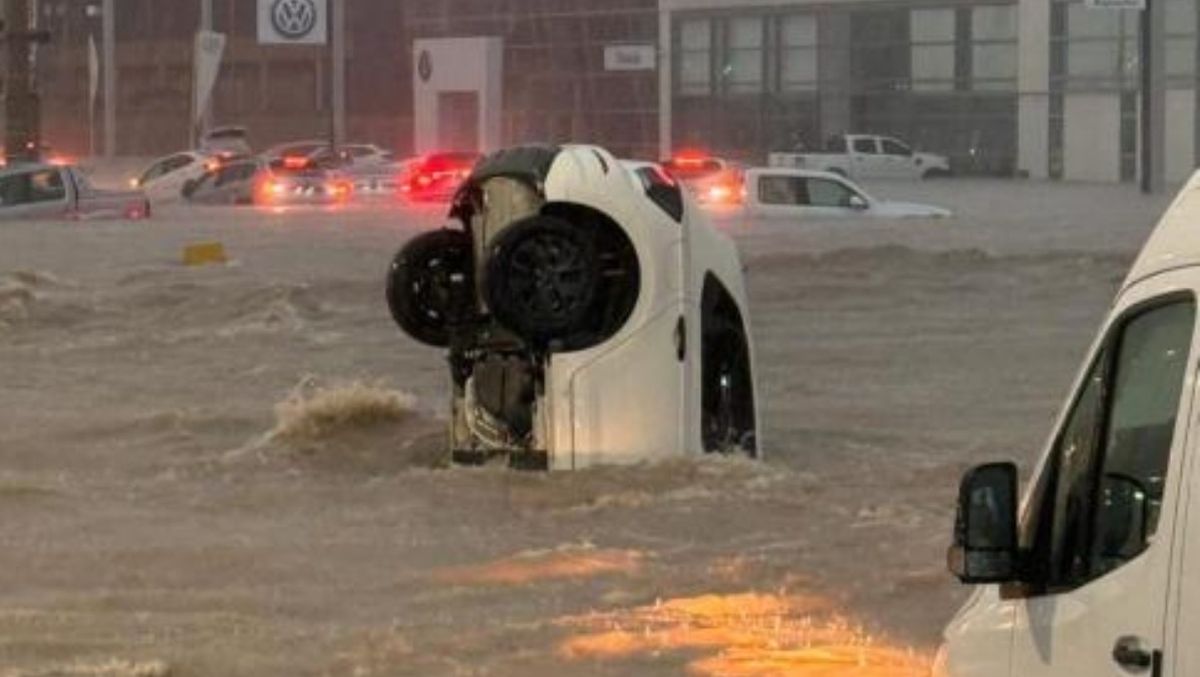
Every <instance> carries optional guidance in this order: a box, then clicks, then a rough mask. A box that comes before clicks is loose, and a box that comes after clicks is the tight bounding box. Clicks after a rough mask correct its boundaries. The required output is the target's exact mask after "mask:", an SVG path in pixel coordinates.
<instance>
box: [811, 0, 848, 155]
mask: <svg viewBox="0 0 1200 677" xmlns="http://www.w3.org/2000/svg"><path fill="white" fill-rule="evenodd" d="M851 77H852V75H851V70H850V15H849V14H847V13H845V12H828V13H825V14H822V15H821V16H820V18H819V19H818V24H817V82H818V83H819V84H818V88H819V89H818V92H819V93H818V100H819V101H820V111H819V113H818V115H819V124H818V128H819V130H820V131H819V135H820V138H817V139H812V141H813V142H815V143H816V144H817V146H818V148H820V147H823V146H824V145H825V139H828V138H829V137H831V136H834V135H837V134H845V133H848V132H855V131H859V130H855V129H852V122H853V121H852V120H851V119H850V88H851Z"/></svg>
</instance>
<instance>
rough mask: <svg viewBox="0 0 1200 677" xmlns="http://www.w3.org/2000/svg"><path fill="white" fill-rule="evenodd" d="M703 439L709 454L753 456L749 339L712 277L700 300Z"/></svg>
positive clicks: (721, 287)
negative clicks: (734, 453) (739, 453)
mask: <svg viewBox="0 0 1200 677" xmlns="http://www.w3.org/2000/svg"><path fill="white" fill-rule="evenodd" d="M700 337H701V346H700V350H701V358H700V382H701V417H700V418H701V438H702V440H703V444H704V450H705V451H706V452H709V453H712V452H716V453H730V452H737V451H742V452H744V453H746V454H748V455H749V456H751V457H757V455H758V449H757V443H756V440H755V434H756V430H757V424H756V410H755V403H754V374H753V368H752V365H751V360H750V341H749V338H748V336H747V333H746V324H745V321H744V319H743V318H742V313H741V310H740V309H739V308H738V305H737V303H736V302H735V301H734V299H733V295H732V294H730V293H729V291H728V290H727V289H726V288H725V286H724V285H723V284H721V281H720V280H719V279H717V277H716V276H715V275H713V274H712V273H708V274H707V275H706V276H705V279H704V288H703V291H702V292H701V301H700Z"/></svg>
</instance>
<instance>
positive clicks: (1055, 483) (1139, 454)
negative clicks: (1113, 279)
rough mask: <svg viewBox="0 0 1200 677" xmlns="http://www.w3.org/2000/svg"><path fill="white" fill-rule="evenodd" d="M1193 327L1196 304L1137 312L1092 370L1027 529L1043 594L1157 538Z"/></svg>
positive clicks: (1120, 560) (1086, 577) (1025, 540)
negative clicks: (1043, 588) (1156, 533)
mask: <svg viewBox="0 0 1200 677" xmlns="http://www.w3.org/2000/svg"><path fill="white" fill-rule="evenodd" d="M1194 324H1195V302H1194V300H1192V299H1190V298H1189V299H1186V300H1178V301H1173V302H1170V303H1167V304H1163V305H1159V306H1156V307H1153V308H1151V309H1149V310H1144V311H1141V312H1139V313H1137V314H1135V315H1133V316H1131V317H1130V318H1129V319H1127V320H1125V321H1124V322H1122V323H1121V324H1120V325H1119V326H1118V328H1117V329H1116V330H1115V331H1114V333H1113V334H1112V335H1111V336H1110V337H1109V339H1108V340H1107V341H1106V343H1105V346H1104V347H1103V349H1101V350H1100V352H1099V354H1098V355H1097V357H1096V359H1095V362H1094V364H1093V365H1092V367H1091V368H1090V369H1089V371H1088V375H1087V377H1086V378H1085V379H1084V381H1083V383H1082V384H1081V387H1080V390H1079V394H1078V396H1077V397H1076V399H1075V402H1074V404H1073V405H1072V407H1071V409H1070V412H1069V413H1068V415H1067V417H1066V419H1065V421H1064V424H1063V427H1062V429H1061V431H1060V432H1059V436H1058V438H1057V440H1056V442H1055V444H1054V447H1053V449H1052V451H1051V456H1050V458H1049V460H1048V461H1047V463H1046V466H1045V468H1044V470H1043V472H1042V476H1041V477H1040V478H1039V479H1038V483H1037V484H1036V485H1035V489H1034V493H1033V495H1032V497H1031V500H1030V503H1029V505H1030V509H1029V512H1028V514H1026V516H1025V519H1024V520H1023V524H1022V547H1023V548H1025V549H1026V550H1027V551H1028V557H1029V558H1030V565H1031V569H1032V570H1031V573H1032V574H1033V577H1034V578H1035V579H1036V580H1037V581H1039V582H1040V583H1043V584H1044V585H1045V587H1046V589H1047V591H1050V592H1056V591H1063V590H1070V589H1073V588H1076V587H1079V586H1081V585H1084V584H1086V583H1088V582H1089V581H1092V580H1094V579H1096V578H1099V577H1101V576H1103V575H1105V574H1106V573H1108V572H1110V571H1113V570H1114V569H1117V568H1119V567H1120V566H1121V565H1123V564H1124V563H1126V562H1128V561H1130V560H1131V559H1133V558H1135V557H1136V556H1137V555H1139V554H1141V553H1142V552H1143V551H1144V550H1145V549H1146V547H1147V545H1148V543H1149V539H1150V538H1151V536H1153V534H1154V533H1155V530H1156V529H1157V527H1158V517H1159V510H1160V507H1161V503H1162V493H1163V487H1164V486H1165V479H1166V477H1165V476H1166V472H1167V465H1168V461H1169V458H1170V449H1171V441H1172V437H1173V435H1174V427H1175V418H1176V415H1177V411H1178V408H1179V402H1180V397H1181V394H1182V388H1183V380H1184V377H1185V375H1186V372H1187V364H1188V356H1189V351H1190V347H1191V342H1192V334H1193V327H1194Z"/></svg>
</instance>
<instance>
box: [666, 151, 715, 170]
mask: <svg viewBox="0 0 1200 677" xmlns="http://www.w3.org/2000/svg"><path fill="white" fill-rule="evenodd" d="M708 160H709V156H708V154H707V153H701V152H700V151H697V150H684V151H680V152H678V153H676V154H675V157H673V158H671V161H672V162H673V163H674V164H675V165H676V166H678V167H689V168H694V167H703V166H704V163H706V162H708Z"/></svg>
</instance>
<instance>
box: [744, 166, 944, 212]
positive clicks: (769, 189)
mask: <svg viewBox="0 0 1200 677" xmlns="http://www.w3.org/2000/svg"><path fill="white" fill-rule="evenodd" d="M746 209H747V211H748V212H749V213H750V214H753V215H755V216H767V217H784V218H814V219H815V218H829V217H878V218H888V219H897V218H926V219H929V218H943V217H948V216H952V214H951V212H950V211H949V210H947V209H943V208H941V207H935V206H932V205H924V204H918V203H915V202H893V201H890V200H877V199H875V198H873V197H871V196H870V195H869V194H868V193H867V192H866V191H865V190H863V189H862V188H861V187H859V186H858V185H857V184H855V183H854V182H853V181H851V180H850V179H847V178H846V177H844V176H841V175H840V174H834V173H831V172H818V171H812V170H807V169H787V168H781V167H764V168H756V169H750V170H747V172H746Z"/></svg>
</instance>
